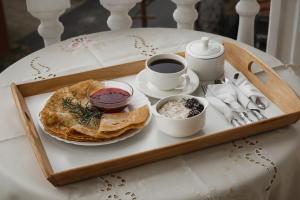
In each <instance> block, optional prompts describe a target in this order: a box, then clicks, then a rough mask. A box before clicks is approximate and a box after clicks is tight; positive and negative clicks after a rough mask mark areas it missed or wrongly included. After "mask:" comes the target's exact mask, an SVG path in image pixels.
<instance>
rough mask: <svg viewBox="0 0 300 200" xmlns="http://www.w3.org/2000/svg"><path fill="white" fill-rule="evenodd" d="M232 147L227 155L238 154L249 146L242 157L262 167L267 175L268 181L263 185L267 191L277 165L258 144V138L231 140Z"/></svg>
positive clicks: (273, 178) (275, 173)
mask: <svg viewBox="0 0 300 200" xmlns="http://www.w3.org/2000/svg"><path fill="white" fill-rule="evenodd" d="M231 144H232V147H233V149H231V150H230V154H229V157H231V158H233V157H234V155H233V153H234V154H235V156H236V155H239V152H238V151H239V150H240V149H243V148H245V147H251V149H249V150H247V151H246V153H244V155H243V158H244V159H246V160H247V161H248V162H250V163H252V164H254V165H257V166H259V167H262V168H264V169H265V170H266V171H267V174H268V175H269V182H268V184H267V185H266V186H265V191H269V190H270V189H271V187H272V185H273V183H274V181H275V180H276V178H277V176H278V167H277V165H276V164H275V162H274V161H273V160H272V159H271V158H270V157H268V156H267V154H266V153H265V152H264V151H263V149H262V148H261V147H259V146H258V144H259V141H258V140H251V139H249V138H244V139H241V140H236V141H233V142H231Z"/></svg>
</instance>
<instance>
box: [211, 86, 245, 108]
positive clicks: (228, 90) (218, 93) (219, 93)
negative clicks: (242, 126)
mask: <svg viewBox="0 0 300 200" xmlns="http://www.w3.org/2000/svg"><path fill="white" fill-rule="evenodd" d="M207 91H209V92H210V93H211V94H212V95H213V96H215V97H216V98H218V99H219V100H221V101H223V102H224V103H226V104H228V105H230V107H231V108H232V110H233V111H236V112H243V111H244V110H245V109H244V108H243V107H242V106H241V105H240V104H239V103H238V102H237V96H238V95H237V92H236V90H235V89H234V86H233V85H232V84H231V83H223V84H214V85H208V86H207Z"/></svg>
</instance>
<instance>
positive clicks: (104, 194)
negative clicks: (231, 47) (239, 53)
mask: <svg viewBox="0 0 300 200" xmlns="http://www.w3.org/2000/svg"><path fill="white" fill-rule="evenodd" d="M201 36H209V37H211V38H212V39H216V40H224V39H228V38H224V37H221V36H217V35H213V34H208V33H203V32H197V31H189V30H178V29H163V28H146V29H145V28H141V29H129V30H122V31H113V32H101V33H95V34H90V35H83V36H78V37H75V38H71V39H68V40H65V41H63V42H60V43H57V44H54V45H51V46H48V47H46V48H43V49H41V50H39V51H37V52H34V53H32V54H30V55H28V56H26V57H25V58H23V59H21V60H20V61H18V62H16V63H15V64H13V65H11V66H10V67H9V68H7V69H6V70H5V71H3V72H2V73H1V74H0V102H1V104H0V108H1V113H0V127H1V134H0V180H1V181H0V199H22V200H23V199H49V200H54V199H132V200H134V199H135V200H137V199H205V200H207V199H210V200H211V199H243V200H245V199H257V200H259V199H273V200H274V199H275V200H276V199H299V198H300V190H299V188H298V187H299V185H300V167H299V165H300V164H299V163H300V155H299V152H300V151H299V149H300V148H299V147H300V138H299V135H300V122H297V123H295V124H293V125H291V126H289V127H286V128H283V129H278V130H275V131H272V132H268V133H266V134H261V135H258V136H255V137H251V138H246V139H242V140H238V141H234V142H231V143H227V144H224V145H219V146H216V147H212V148H208V149H205V150H201V151H198V152H194V153H190V154H186V155H182V156H177V157H174V158H171V159H168V160H164V161H160V162H156V163H152V164H147V165H144V166H140V167H137V168H133V169H129V170H126V171H122V172H118V173H114V174H109V175H105V176H101V177H99V178H94V179H90V180H87V181H83V182H79V183H75V184H71V185H67V186H64V187H59V188H55V187H54V186H52V185H51V184H50V183H49V182H48V181H47V180H46V179H45V177H44V176H43V174H42V172H41V170H40V168H39V166H38V163H37V160H36V158H35V156H34V153H33V151H32V149H31V146H30V143H29V141H28V139H27V138H26V135H25V130H24V128H23V126H22V124H21V120H20V118H19V115H18V113H17V109H16V106H15V104H14V101H13V98H12V94H11V92H10V88H9V86H10V83H12V82H18V83H19V82H27V81H33V80H41V79H47V78H51V77H55V76H61V75H64V74H69V73H75V72H80V71H85V70H91V69H95V68H99V67H101V66H108V65H112V64H117V63H123V62H129V61H133V60H137V59H142V58H145V57H148V56H151V55H153V54H157V53H161V52H178V51H184V49H185V45H186V44H187V43H188V42H190V41H192V40H196V39H199V38H200V37H201ZM238 44H239V45H241V46H243V47H244V48H246V49H248V50H250V51H251V52H253V53H254V54H255V55H256V56H258V57H259V58H261V59H262V60H263V61H264V62H265V63H267V64H268V65H269V66H271V67H275V66H277V65H280V64H281V63H280V61H279V60H277V59H276V58H274V57H272V56H270V55H268V54H266V53H264V52H262V51H260V50H257V49H255V48H252V47H250V46H248V45H245V44H241V43H238ZM274 69H275V70H276V68H274ZM286 70H290V69H288V68H287V69H286ZM284 71H285V70H280V71H279V72H280V73H279V74H281V73H285V72H284ZM296 75H298V76H299V78H300V74H299V73H298V74H297V73H296ZM294 81H297V80H294ZM299 81H300V79H299ZM299 83H300V82H299ZM299 87H300V84H299ZM297 89H299V88H297ZM298 91H299V90H298ZM120 183H122V184H120Z"/></svg>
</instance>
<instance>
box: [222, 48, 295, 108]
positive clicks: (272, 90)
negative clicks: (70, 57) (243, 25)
mask: <svg viewBox="0 0 300 200" xmlns="http://www.w3.org/2000/svg"><path fill="white" fill-rule="evenodd" d="M224 47H225V58H226V60H227V61H228V62H230V63H231V65H233V66H234V67H235V68H236V69H237V70H239V71H240V72H242V73H243V74H244V75H245V76H246V77H247V79H248V80H249V81H250V82H251V83H252V84H253V85H254V86H255V87H257V88H258V89H259V90H260V91H261V92H262V93H263V94H264V95H266V96H267V97H268V98H269V99H270V100H271V101H272V102H273V103H275V104H276V105H277V106H278V107H279V108H280V109H281V110H282V111H283V112H285V113H292V112H296V111H300V99H299V98H298V96H297V95H296V94H295V92H294V91H293V90H292V89H291V88H290V87H289V86H288V84H287V83H286V82H284V81H283V80H282V79H281V78H280V76H279V75H278V74H277V73H276V72H275V71H274V70H273V69H272V68H271V67H269V66H268V65H266V64H265V63H264V62H263V61H261V60H260V59H259V58H257V57H256V56H255V55H253V54H252V53H251V52H249V51H247V50H246V49H244V48H241V47H239V46H238V45H236V44H234V43H232V42H224ZM254 63H255V64H256V65H257V66H258V67H259V68H260V69H261V70H263V71H264V72H265V74H266V76H267V80H266V81H262V80H261V79H260V78H258V76H257V75H256V74H255V73H254V72H253V69H252V66H253V64H254Z"/></svg>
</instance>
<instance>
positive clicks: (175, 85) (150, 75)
mask: <svg viewBox="0 0 300 200" xmlns="http://www.w3.org/2000/svg"><path fill="white" fill-rule="evenodd" d="M162 59H171V60H176V61H178V62H180V63H181V64H182V66H183V68H182V70H180V71H178V72H173V73H172V72H171V73H162V72H157V71H154V70H153V69H151V68H150V67H149V66H150V64H151V63H152V62H154V61H157V60H162ZM145 67H146V70H147V71H146V72H147V80H148V82H149V83H150V84H152V85H154V86H155V87H156V88H157V89H159V90H173V89H183V88H185V87H186V86H188V85H189V83H190V78H189V76H188V75H187V64H186V61H185V59H184V58H183V57H181V56H178V55H176V54H158V55H154V56H152V57H150V58H149V59H147V60H146V63H145Z"/></svg>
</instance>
